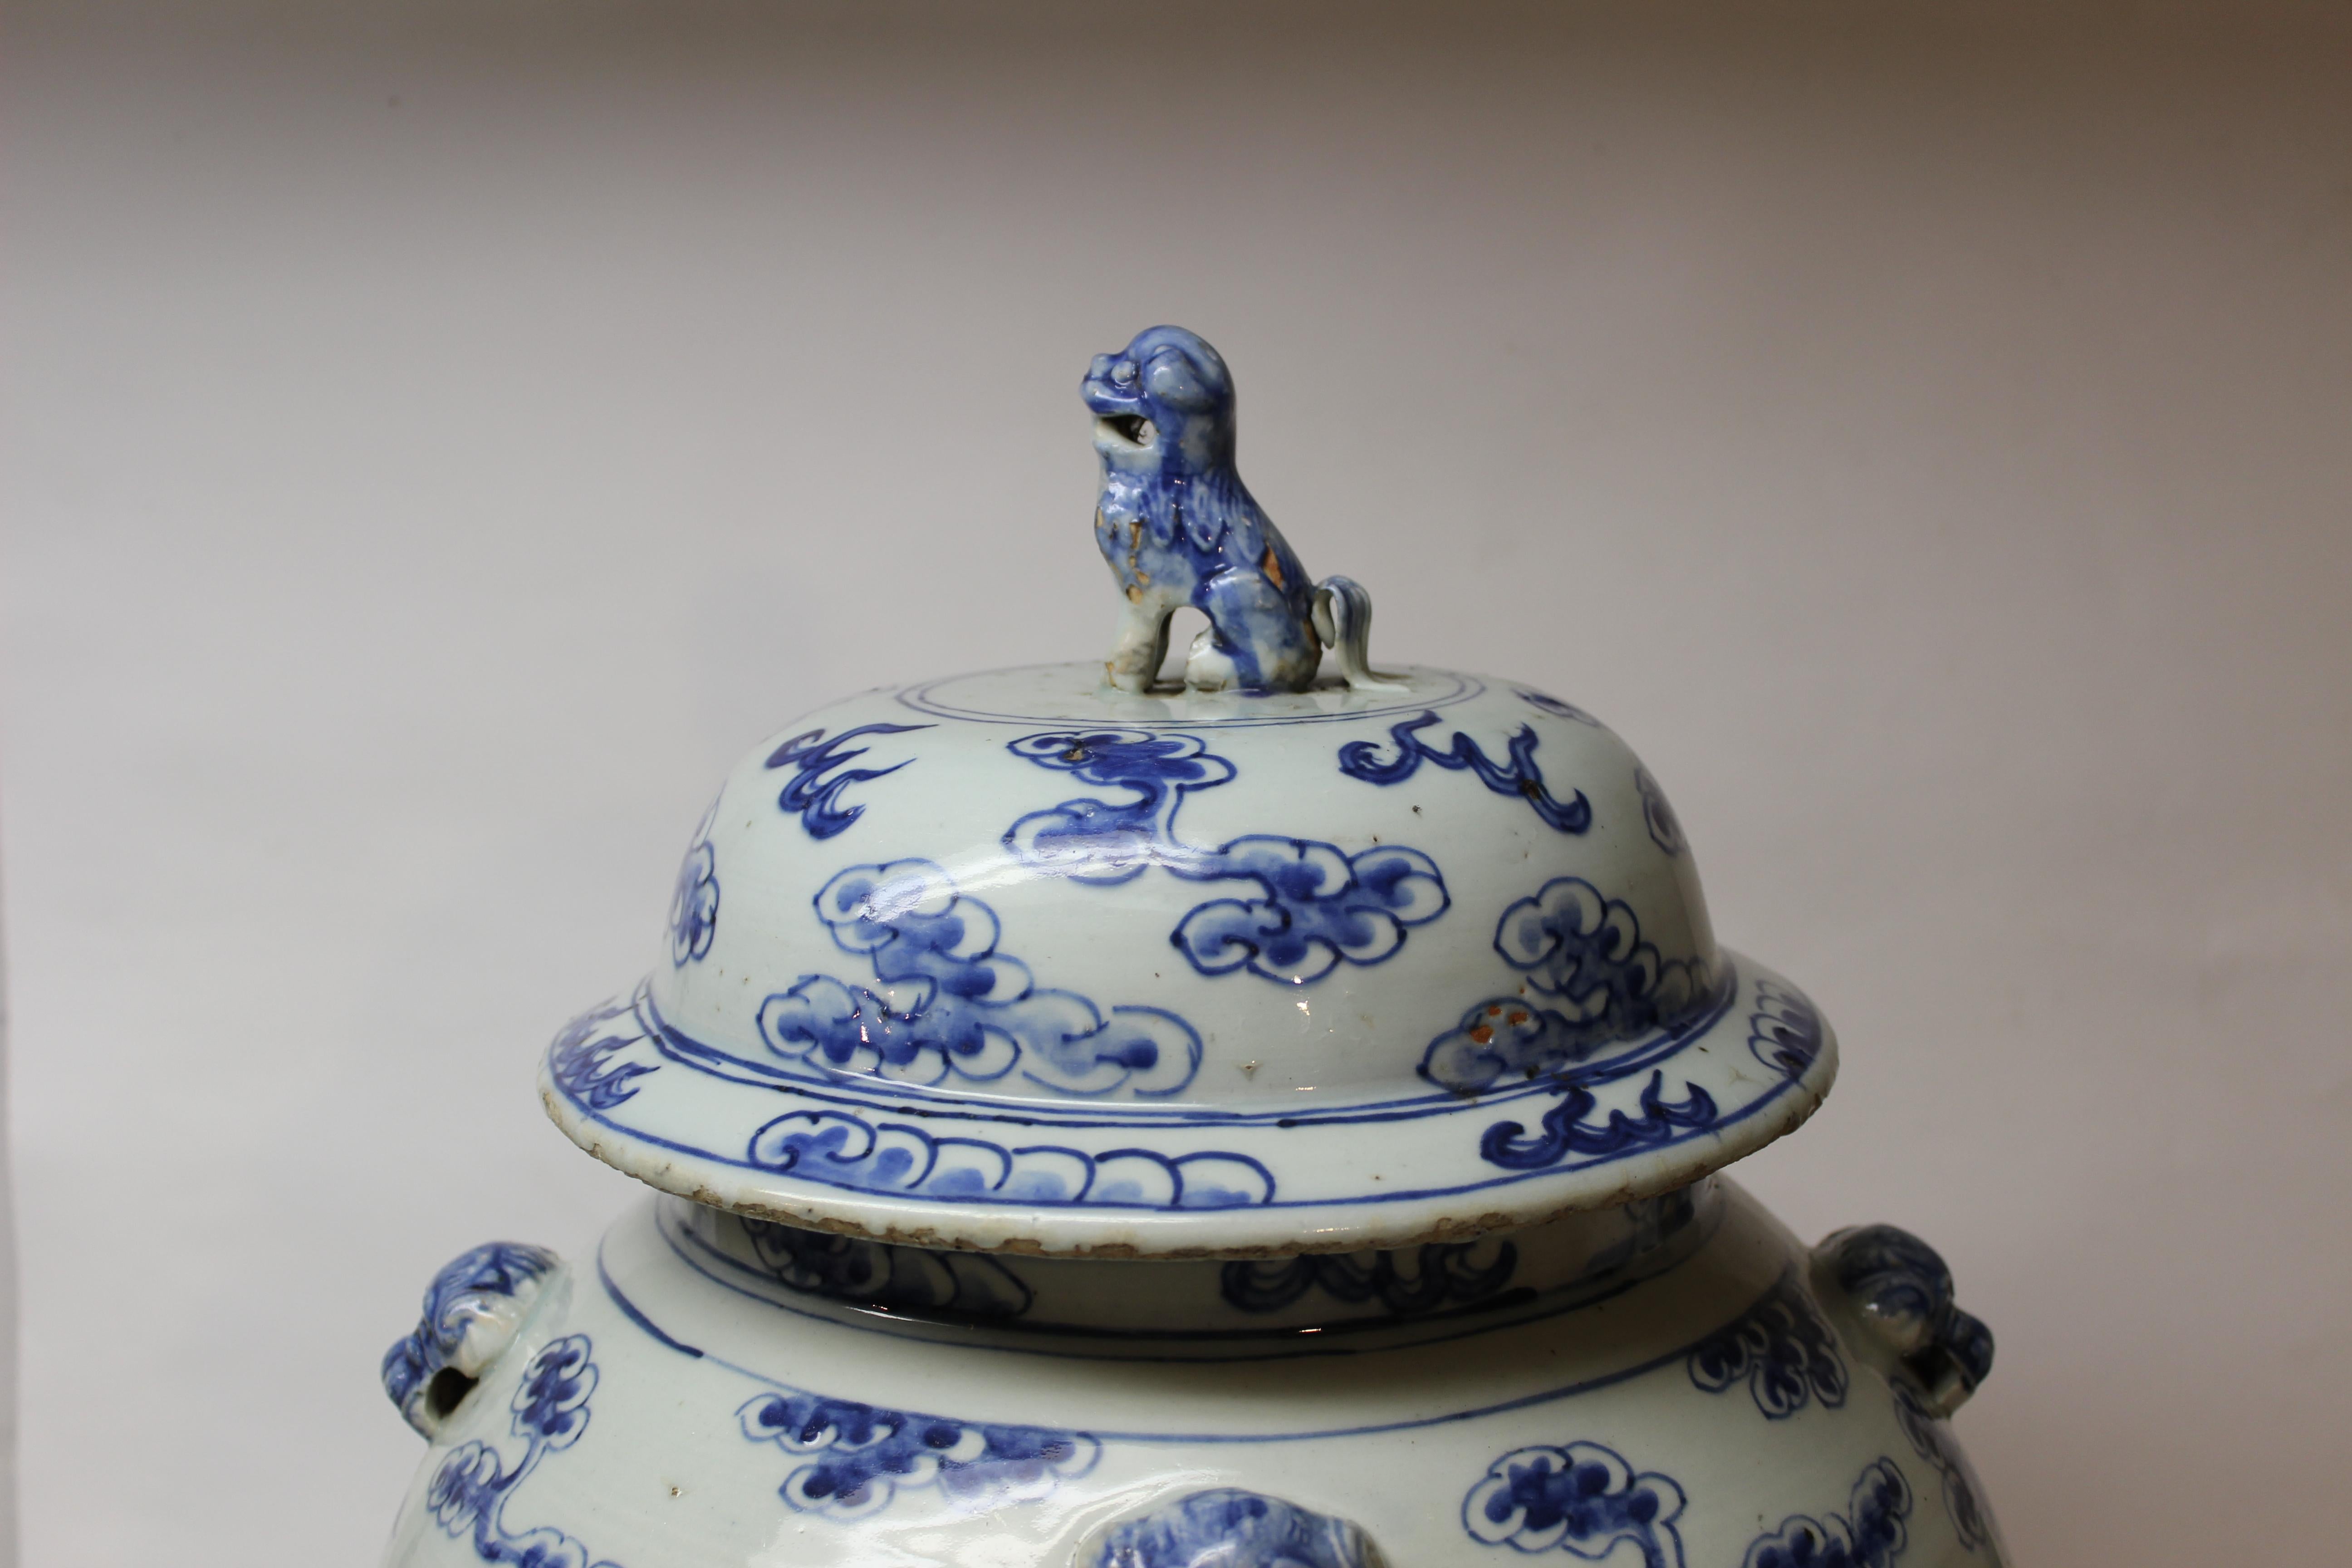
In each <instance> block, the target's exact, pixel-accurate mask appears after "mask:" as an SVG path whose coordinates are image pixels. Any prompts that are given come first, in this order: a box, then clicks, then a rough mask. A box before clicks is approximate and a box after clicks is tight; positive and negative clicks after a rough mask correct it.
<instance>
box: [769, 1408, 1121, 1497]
mask: <svg viewBox="0 0 2352 1568" xmlns="http://www.w3.org/2000/svg"><path fill="white" fill-rule="evenodd" d="M736 1418H737V1419H738V1420H739V1421H740V1422H741V1423H742V1426H743V1436H745V1437H747V1438H749V1439H750V1440H751V1441H752V1442H754V1443H773V1444H775V1445H776V1446H777V1447H780V1448H782V1450H783V1451H784V1452H785V1453H787V1454H791V1455H793V1456H796V1457H797V1456H802V1455H807V1456H810V1458H809V1462H808V1463H806V1464H803V1465H801V1466H800V1467H798V1468H795V1469H794V1470H793V1472H792V1474H791V1475H789V1476H787V1477H785V1478H784V1483H783V1485H782V1487H781V1488H779V1489H778V1492H779V1495H781V1496H782V1498H783V1500H784V1501H786V1502H787V1503H789V1504H791V1505H792V1506H793V1508H796V1509H800V1510H803V1511H805V1512H810V1513H827V1514H832V1515H834V1516H835V1517H836V1518H843V1519H856V1518H863V1517H865V1516H866V1515H868V1514H874V1513H878V1512H880V1511H881V1510H884V1509H886V1508H887V1507H889V1506H890V1502H891V1500H892V1499H894V1498H895V1497H897V1496H898V1493H899V1492H901V1491H911V1490H921V1489H929V1488H937V1489H939V1490H940V1492H942V1493H944V1494H945V1495H947V1496H948V1497H949V1498H951V1499H953V1500H958V1501H962V1502H987V1503H989V1504H992V1505H993V1504H999V1503H1008V1502H1025V1501H1029V1500H1034V1499H1036V1498H1041V1497H1044V1496H1045V1495H1046V1494H1047V1493H1049V1492H1051V1491H1052V1490H1053V1489H1055V1488H1056V1487H1058V1486H1060V1485H1061V1484H1062V1483H1063V1482H1064V1481H1066V1480H1073V1479H1076V1478H1077V1477H1080V1476H1083V1475H1085V1474H1086V1473H1087V1471H1088V1470H1091V1469H1093V1468H1094V1467H1095V1462H1096V1461H1097V1459H1099V1458H1101V1457H1102V1445H1101V1444H1099V1443H1097V1442H1096V1441H1095V1439H1094V1438H1092V1437H1090V1436H1087V1435H1086V1434H1085V1433H1083V1432H1064V1431H1057V1430H1055V1429H1052V1428H1049V1427H1043V1426H994V1425H991V1424H988V1423H985V1422H978V1421H958V1420H953V1419H950V1417H947V1416H943V1415H919V1414H916V1413H915V1412H912V1411H906V1410H887V1409H884V1408H882V1407H880V1406H878V1405H860V1404H857V1403H856V1402H855V1401H853V1400H847V1399H827V1398H825V1397H824V1396H823V1395H821V1394H761V1395H759V1396H758V1397H757V1398H755V1399H752V1400H751V1402H749V1403H748V1404H746V1405H744V1406H743V1407H742V1408H741V1409H740V1410H739V1411H737V1412H736Z"/></svg>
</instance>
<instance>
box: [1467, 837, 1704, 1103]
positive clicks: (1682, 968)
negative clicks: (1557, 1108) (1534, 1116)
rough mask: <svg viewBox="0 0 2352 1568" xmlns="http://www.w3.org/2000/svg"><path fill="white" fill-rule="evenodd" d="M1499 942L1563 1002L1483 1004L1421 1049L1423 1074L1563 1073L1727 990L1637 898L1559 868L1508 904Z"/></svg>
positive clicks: (1471, 1086)
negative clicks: (1559, 873) (1640, 913)
mask: <svg viewBox="0 0 2352 1568" xmlns="http://www.w3.org/2000/svg"><path fill="white" fill-rule="evenodd" d="M1495 951H1496V952H1499V953H1501V954H1502V955H1503V960H1504V962H1505V963H1508V964H1510V965H1511V967H1513V968H1514V969H1517V970H1522V971H1524V972H1526V973H1527V975H1528V984H1530V985H1532V986H1533V987H1534V988H1535V989H1536V990H1538V991H1539V992H1542V993H1543V994H1545V995H1547V996H1549V997H1552V998H1555V999H1556V1004H1557V1005H1549V1006H1548V1005H1542V1004H1539V1003H1535V1002H1530V1001H1528V999H1527V998H1526V997H1524V996H1490V997H1488V998H1486V1000H1485V1001H1483V1002H1475V1003H1473V1004H1472V1005H1471V1006H1470V1009H1469V1011H1467V1012H1465V1013H1464V1014H1463V1015H1462V1021H1461V1022H1460V1023H1459V1024H1456V1025H1455V1026H1454V1027H1453V1028H1452V1029H1450V1030H1448V1031H1447V1032H1446V1033H1444V1034H1443V1035H1440V1036H1438V1037H1437V1038H1435V1039H1433V1040H1432V1041H1431V1042H1430V1043H1429V1048H1428V1049H1427V1050H1426V1051H1424V1052H1423V1054H1422V1058H1421V1073H1422V1076H1423V1078H1426V1079H1429V1080H1430V1081H1431V1082H1432V1083H1434V1084H1437V1085H1439V1086H1440V1087H1441V1088H1444V1089H1453V1090H1454V1091H1455V1092H1456V1093H1461V1094H1476V1093H1478V1092H1480V1091H1481V1090H1484V1089H1489V1088H1491V1087H1493V1085H1495V1084H1496V1082H1498V1081H1500V1080H1502V1079H1532V1078H1539V1077H1541V1076H1542V1075H1544V1074H1546V1073H1550V1072H1558V1071H1559V1069H1561V1068H1566V1067H1571V1066H1573V1065H1575V1064H1576V1063H1579V1062H1581V1061H1584V1060H1586V1059H1587V1058H1590V1057H1591V1055H1592V1053H1593V1052H1594V1051H1596V1050H1598V1049H1599V1048H1600V1047H1602V1046H1604V1045H1608V1044H1611V1043H1613V1042H1615V1041H1618V1040H1630V1039H1638V1038H1640V1037H1643V1036H1644V1035H1647V1034H1649V1033H1651V1032H1652V1031H1654V1030H1656V1029H1661V1028H1666V1027H1670V1026H1673V1025H1675V1024H1677V1023H1680V1022H1681V1021H1683V1020H1684V1019H1685V1018H1686V1017H1688V1016H1690V1015H1691V1014H1693V1013H1695V1012H1697V1011H1698V1010H1700V1009H1701V1008H1704V1007H1706V1005H1708V1004H1709V1003H1710V1002H1712V1001H1713V1000H1714V999H1715V994H1716V993H1717V990H1718V989H1719V987H1718V985H1717V980H1716V975H1715V970H1714V966H1713V965H1711V964H1709V963H1706V962H1705V961H1704V960H1701V959H1673V960H1668V959H1666V958H1664V957H1663V956H1662V955H1661V954H1660V953H1659V952H1658V950H1657V948H1656V947H1655V946H1654V945H1653V944H1652V943H1649V942H1643V940H1642V926H1641V921H1639V920H1638V919H1637V918H1636V917H1635V916H1634V913H1633V907H1632V906H1631V905H1629V904H1627V903H1625V902H1623V901H1622V900H1616V899H1611V898H1608V897H1605V896H1604V895H1603V894H1602V893H1601V889H1598V888H1596V887H1594V886H1593V885H1592V884H1591V883H1590V882H1588V881H1586V880H1584V879H1582V878H1581V877H1555V878H1553V879H1551V880H1550V881H1549V882H1546V883H1545V884H1544V885H1543V887H1542V888H1541V889H1539V890H1538V892H1537V893H1536V894H1535V896H1534V897H1532V898H1526V899H1521V900H1517V902H1516V903H1513V904H1512V905H1511V906H1510V907H1509V908H1507V909H1506V910H1504V911H1503V918H1502V919H1501V920H1500V921H1498V922H1496V927H1495Z"/></svg>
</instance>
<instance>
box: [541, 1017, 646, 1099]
mask: <svg viewBox="0 0 2352 1568" xmlns="http://www.w3.org/2000/svg"><path fill="white" fill-rule="evenodd" d="M623 1019H626V1020H627V1022H626V1023H621V1022H619V1020H623ZM635 1023H636V1017H635V1008H634V1007H633V1006H631V1005H629V1004H627V1003H623V1002H615V1003H608V1004H606V1005H604V1006H601V1007H592V1008H590V1009H589V1010H588V1011H587V1012H585V1013H583V1014H581V1015H580V1016H578V1017H577V1018H574V1019H572V1022H570V1023H569V1024H566V1025H565V1026H563V1028H562V1031H561V1032H559V1033H558V1034H557V1035H556V1037H555V1039H554V1042H553V1043H552V1044H551V1045H550V1046H549V1047H548V1051H547V1070H548V1073H549V1075H550V1076H551V1077H552V1078H553V1079H555V1081H556V1083H557V1084H558V1085H559V1086H560V1087H561V1088H562V1089H563V1090H564V1091H565V1092H566V1093H568V1094H570V1095H571V1096H572V1098H573V1099H575V1100H579V1101H580V1102H581V1103H583V1104H584V1105H586V1106H587V1107H588V1108H589V1109H590V1110H612V1109H613V1108H614V1107H615V1106H618V1105H622V1104H625V1103H626V1102H627V1101H628V1100H630V1099H631V1097H633V1096H634V1095H635V1093H636V1092H637V1091H636V1089H635V1085H634V1083H633V1082H632V1080H633V1079H640V1078H643V1077H645V1076H646V1074H647V1073H650V1072H652V1071H654V1070H655V1069H654V1065H653V1064H652V1063H650V1062H621V1063H615V1062H614V1061H613V1059H612V1058H614V1056H616V1055H617V1054H619V1053H620V1052H622V1051H625V1050H626V1049H628V1048H629V1047H631V1046H633V1045H635V1043H636V1042H637V1041H639V1040H641V1039H643V1038H645V1031H644V1030H643V1029H642V1028H638V1027H636V1026H635Z"/></svg>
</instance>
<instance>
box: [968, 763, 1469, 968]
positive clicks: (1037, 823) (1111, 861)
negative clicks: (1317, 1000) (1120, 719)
mask: <svg viewBox="0 0 2352 1568" xmlns="http://www.w3.org/2000/svg"><path fill="white" fill-rule="evenodd" d="M1009 749H1010V750H1011V751H1012V752H1013V755H1014V756H1017V757H1022V758H1025V759H1026V760H1027V761H1029V762H1032V763H1036V764H1037V765H1038V766H1040V767H1043V768H1048V769H1052V770H1054V771H1056V772H1062V773H1071V774H1073V775H1075V776H1076V778H1078V779H1079V780H1080V781H1082V782H1084V783H1086V784H1091V785H1093V786H1094V787H1096V788H1097V789H1105V790H1113V791H1118V792H1119V793H1120V795H1122V796H1124V797H1126V798H1119V799H1111V800H1105V799H1102V798H1099V797H1079V798H1076V799H1072V800H1066V801H1063V802H1062V803H1060V804H1059V805H1055V806H1051V807H1048V808H1047V809H1045V810H1043V811H1033V812H1031V813H1029V814H1028V815H1027V816H1024V817H1022V818H1021V819H1020V820H1019V821H1017V822H1015V823H1014V824H1013V826H1012V827H1011V828H1010V829H1009V830H1008V831H1007V832H1006V833H1005V836H1004V842H1005V845H1006V847H1008V848H1010V849H1011V850H1012V851H1013V853H1014V854H1015V855H1016V856H1018V857H1020V858H1021V859H1022V860H1023V861H1024V863H1025V864H1027V865H1030V866H1033V867H1034V868H1037V869H1039V870H1043V871H1046V872H1049V873H1051V874H1053V875H1055V876H1060V877H1066V878H1069V879H1073V880H1076V881H1081V882H1101V883H1116V882H1124V881H1127V880H1129V879H1132V878H1134V877H1136V876H1139V875H1140V874H1141V873H1142V872H1143V871H1144V870H1145V869H1146V868H1150V867H1153V866H1157V867H1160V868H1163V869H1165V870H1166V871H1168V872H1169V873H1171V875H1173V876H1176V877H1180V878H1182V879H1184V880H1186V881H1192V882H1216V881H1243V882H1250V883H1254V884H1255V886H1256V889H1257V896H1256V897H1255V898H1248V899H1214V900H1210V901H1208V902H1206V903H1202V904H1197V905H1195V906H1193V908H1192V910H1190V911H1189V912H1188V913H1187V914H1186V915H1185V916H1184V918H1183V919H1182V920H1181V921H1179V922H1178V923H1177V927H1176V930H1175V931H1173V932H1172V933H1171V938H1170V940H1171V942H1173V943H1174V944H1175V946H1176V949H1177V951H1178V952H1181V953H1182V954H1183V955H1184V957H1185V959H1186V961H1187V962H1189V963H1191V964H1192V967H1193V968H1195V969H1197V970H1199V971H1200V972H1201V973H1203V974H1229V973H1234V972H1235V971H1237V970H1244V969H1246V970H1247V971H1249V973H1253V974H1256V975H1258V976H1260V977H1261V978H1264V979H1267V980H1274V981H1278V982H1281V983H1283V984H1292V985H1307V984H1314V983H1315V982H1316V981H1318V980H1320V979H1321V978H1323V976H1325V975H1326V974H1328V973H1330V972H1331V971H1332V970H1333V969H1334V968H1336V967H1338V966H1339V964H1341V963H1355V964H1370V963H1381V961H1382V960H1384V959H1387V958H1389V957H1391V956H1392V955H1393V954H1394V953H1395V952H1397V951H1398V950H1399V949H1400V948H1402V946H1403V945H1404V941H1405V933H1406V930H1407V928H1409V927H1412V926H1416V925H1421V924H1423V923H1425V922H1427V921H1433V920H1435V919H1436V918H1437V917H1438V916H1439V915H1441V914H1444V912H1445V910H1446V907H1447V904H1448V902H1449V900H1448V897H1447V894H1446V891H1445V880H1444V877H1443V876H1441V875H1440V874H1439V872H1438V869H1437V866H1436V864H1435V863H1434V862H1433V861H1432V860H1431V859H1430V858H1429V857H1428V856H1426V855H1423V853H1421V851H1419V850H1417V849H1411V848H1406V847H1403V846H1401V845H1382V846H1378V847H1373V848H1370V849H1366V850H1363V851H1361V852H1360V853H1358V854H1355V855H1352V856H1351V855H1349V854H1346V853H1344V852H1343V851H1342V850H1340V849H1339V847H1338V846H1336V845H1332V844H1324V843H1319V842H1317V841H1315V840H1313V839H1305V838H1289V837H1282V836H1280V835H1276V834H1262V833H1261V834H1248V835H1244V837H1239V838H1234V839H1232V840H1230V841H1228V842H1226V843H1224V844H1220V845H1217V846H1214V847H1207V846H1201V845H1193V844H1188V843H1185V842H1184V841H1183V840H1182V839H1181V838H1179V837H1177V834H1176V814H1177V811H1178V808H1179V807H1180V806H1181V805H1182V804H1183V800H1184V797H1185V795H1187V794H1188V793H1189V792H1191V791H1193V790H1200V789H1210V788H1213V787H1214V786H1216V785H1218V784H1223V783H1225V782H1226V781H1227V780H1229V779H1231V778H1233V777H1234V765H1233V764H1232V763H1229V762H1227V761H1226V760H1225V759H1224V758H1223V757H1220V756H1218V755H1216V754H1215V753H1214V752H1211V751H1210V750H1209V749H1208V746H1207V743H1206V742H1202V740H1200V739H1199V738H1198V737H1196V736H1192V735H1167V734H1153V733H1148V732H1145V731H1132V730H1098V731H1057V732H1051V733H1046V734H1040V735H1026V736H1024V737H1022V738H1021V739H1020V740H1017V741H1014V742H1012V743H1011V746H1010V748H1009Z"/></svg>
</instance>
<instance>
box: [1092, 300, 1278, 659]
mask: <svg viewBox="0 0 2352 1568" xmlns="http://www.w3.org/2000/svg"><path fill="white" fill-rule="evenodd" d="M1084 395H1085V398H1086V404H1087V408H1088V409H1089V410H1090V411H1091V412H1092V413H1093V414H1094V415H1095V450H1096V451H1097V453H1099V454H1100V455H1101V458H1102V494H1101V497H1100V499H1099V500H1097V503H1096V507H1095V542H1096V543H1097V545H1099V546H1100V547H1101V549H1102V553H1103V560H1104V561H1105V562H1107V563H1109V566H1110V569H1111V575H1112V577H1113V578H1114V579H1115V580H1116V581H1117V582H1118V587H1119V592H1120V594H1121V595H1122V596H1123V597H1124V598H1125V599H1126V601H1127V603H1126V606H1125V609H1124V611H1123V613H1122V615H1121V618H1120V621H1119V626H1118V637H1117V640H1116V642H1115V643H1114V645H1113V647H1112V650H1111V657H1110V658H1109V660H1108V674H1109V677H1110V679H1111V682H1112V684H1113V685H1115V686H1117V687H1118V688H1119V689H1122V690H1126V691H1141V690H1143V689H1146V688H1147V687H1148V686H1150V683H1151V681H1152V679H1153V678H1154V677H1156V676H1157V675H1158V673H1159V671H1160V662H1161V660H1162V659H1163V658H1165V657H1166V655H1167V651H1168V620H1169V617H1170V616H1171V615H1173V614H1174V613H1175V612H1176V611H1177V610H1179V609H1181V608H1182V607H1184V606H1186V605H1191V606H1192V608H1194V609H1197V610H1199V611H1200V612H1201V613H1202V614H1203V615H1205V616H1208V618H1209V625H1208V627H1207V629H1206V630H1205V631H1203V632H1202V636H1201V637H1200V638H1199V639H1198V640H1197V641H1196V642H1195V643H1194V644H1193V647H1192V651H1191V654H1190V656H1189V658H1187V659H1186V661H1185V668H1184V679H1185V684H1187V685H1188V686H1192V687H1193V688H1195V689H1204V690H1218V689H1225V688H1228V687H1234V688H1238V689H1242V690H1245V691H1297V690H1302V689H1305V688H1306V687H1307V685H1308V684H1309V683H1310V682H1312V681H1313V680H1314V679H1315V672H1316V668H1317V666H1318V664H1319V663H1320V662H1321V660H1322V655H1323V649H1322V645H1321V643H1320V642H1319V641H1318V639H1317V637H1316V632H1315V626H1314V605H1315V584H1313V583H1312V582H1311V581H1310V580H1309V579H1308V577H1307V568H1306V567H1305V566H1303V565H1301V564H1300V563H1299V560H1298V556H1297V553H1296V552H1293V551H1292V550H1291V548H1290V544H1289V542H1288V541H1286V540H1285V539H1284V538H1283V537H1282V534H1281V533H1280V532H1279V531H1277V530H1276V528H1275V526H1274V521H1273V520H1272V519H1270V518H1268V517H1267V516H1266V515H1265V510H1264V509H1263V508H1261V507H1260V506H1259V505H1258V504H1257V500H1256V498H1255V497H1254V496H1252V495H1251V494H1250V492H1249V487H1248V486H1246V485H1244V484H1243V483H1242V477H1241V473H1240V470H1239V469H1237V468H1235V467H1234V381H1233V375H1232V374H1231V373H1230V372H1229V371H1227V370H1226V368H1225V362H1224V360H1223V358H1222V357H1220V356H1219V355H1218V353H1217V351H1216V350H1214V349H1213V348H1211V347H1210V346H1209V345H1208V344H1207V343H1206V342H1203V341H1202V340H1201V339H1200V338H1199V337H1197V336H1195V335H1194V334H1193V333H1192V332H1188V331H1185V330H1184V329H1183V328H1181V327H1152V328H1150V329H1148V330H1147V331H1142V332H1139V333H1137V334H1136V336H1135V338H1134V340H1133V341H1132V342H1129V344H1128V345H1127V347H1126V348H1125V349H1122V350H1120V351H1119V352H1118V353H1107V354H1097V355H1096V356H1095V360H1094V363H1093V365H1092V366H1091V367H1090V368H1089V369H1088V371H1087V378H1086V384H1085V387H1084Z"/></svg>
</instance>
